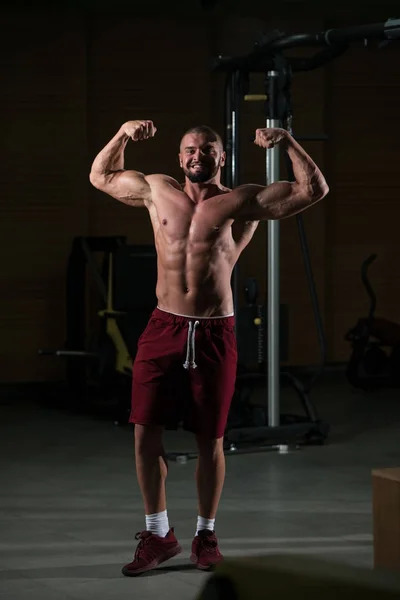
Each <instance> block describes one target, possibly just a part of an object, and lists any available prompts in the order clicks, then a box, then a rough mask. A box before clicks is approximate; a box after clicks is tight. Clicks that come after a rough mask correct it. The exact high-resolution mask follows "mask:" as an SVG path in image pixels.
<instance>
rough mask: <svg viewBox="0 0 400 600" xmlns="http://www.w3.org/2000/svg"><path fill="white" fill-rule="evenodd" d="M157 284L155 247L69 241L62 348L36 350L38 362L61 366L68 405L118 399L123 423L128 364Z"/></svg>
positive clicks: (112, 239)
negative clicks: (54, 360)
mask: <svg viewBox="0 0 400 600" xmlns="http://www.w3.org/2000/svg"><path fill="white" fill-rule="evenodd" d="M88 274H89V275H90V281H88V277H87V275H88ZM156 281H157V260H156V251H155V248H154V246H151V245H128V244H127V243H126V238H125V237H123V236H108V237H76V238H74V240H73V244H72V249H71V252H70V255H69V259H68V266H67V280H66V342H65V344H64V346H63V347H62V348H60V349H57V350H39V354H40V355H41V356H54V357H58V358H62V359H64V360H65V361H66V384H67V389H68V393H69V395H70V397H71V402H74V403H75V404H79V403H81V402H85V397H86V396H87V393H88V390H90V389H91V390H93V389H94V390H95V392H96V394H95V395H97V396H98V398H102V400H103V402H107V401H108V402H110V404H111V405H112V403H113V400H112V399H113V397H117V406H116V409H115V410H116V415H117V416H116V419H115V420H116V421H118V422H120V421H126V419H127V414H128V412H129V409H130V402H131V382H132V364H133V360H134V358H135V356H136V349H137V343H138V340H139V337H140V335H141V334H142V332H143V331H144V329H145V327H146V325H147V322H148V320H149V317H150V315H151V312H152V311H153V310H154V307H155V306H156V303H157V300H156V296H155V289H156ZM93 283H94V290H95V293H94V294H91V296H92V298H91V299H92V302H90V301H89V300H90V298H88V296H89V294H88V289H90V285H93ZM93 295H94V296H95V300H94V301H93ZM88 305H89V309H88ZM94 305H96V306H97V314H95V315H93V310H91V309H93V306H94Z"/></svg>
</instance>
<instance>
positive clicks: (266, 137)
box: [254, 127, 287, 148]
mask: <svg viewBox="0 0 400 600" xmlns="http://www.w3.org/2000/svg"><path fill="white" fill-rule="evenodd" d="M286 137H287V131H286V130H285V129H280V128H279V127H274V128H265V129H256V137H255V140H254V143H255V144H257V146H260V147H261V148H273V147H274V146H275V144H279V142H280V141H281V140H283V139H285V138H286Z"/></svg>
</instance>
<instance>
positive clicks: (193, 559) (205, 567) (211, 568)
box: [190, 554, 217, 571]
mask: <svg viewBox="0 0 400 600" xmlns="http://www.w3.org/2000/svg"><path fill="white" fill-rule="evenodd" d="M190 560H191V562H192V563H194V564H195V565H196V567H197V568H198V569H200V571H214V569H215V567H216V566H217V565H216V564H212V565H202V564H201V563H199V561H198V558H197V556H196V554H192V555H191V556H190Z"/></svg>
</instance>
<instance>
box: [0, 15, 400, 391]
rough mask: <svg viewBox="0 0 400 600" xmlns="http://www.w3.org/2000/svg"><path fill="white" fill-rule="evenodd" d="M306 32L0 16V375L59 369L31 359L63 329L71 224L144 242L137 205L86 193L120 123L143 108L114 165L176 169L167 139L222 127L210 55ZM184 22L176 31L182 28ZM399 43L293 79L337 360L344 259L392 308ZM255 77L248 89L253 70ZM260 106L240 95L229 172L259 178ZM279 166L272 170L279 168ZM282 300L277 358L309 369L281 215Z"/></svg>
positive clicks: (254, 24)
mask: <svg viewBox="0 0 400 600" xmlns="http://www.w3.org/2000/svg"><path fill="white" fill-rule="evenodd" d="M274 27H279V28H281V29H284V30H285V31H286V33H290V32H298V31H302V30H319V29H321V28H322V27H323V23H322V22H317V21H315V20H314V21H311V20H307V19H306V17H305V19H304V21H302V22H301V21H299V20H297V21H296V22H294V21H290V20H289V19H288V20H287V21H285V22H283V21H279V22H277V21H275V22H271V21H270V20H267V19H244V18H243V19H239V18H234V17H215V18H214V19H213V20H208V19H207V21H205V20H204V19H202V18H198V17H196V18H195V19H194V18H186V19H181V20H178V19H169V20H168V19H167V20H166V19H160V20H159V21H157V20H155V19H154V18H152V19H146V18H144V17H141V18H140V19H137V18H136V19H135V18H133V17H130V16H127V15H123V14H122V15H110V14H107V15H104V16H97V17H95V16H93V15H92V16H90V17H87V18H86V17H85V18H84V17H83V15H81V16H79V15H75V16H72V15H69V16H65V15H64V16H63V15H60V14H52V13H48V14H47V15H42V14H39V13H38V14H36V16H35V15H33V14H31V15H23V14H18V15H17V14H15V15H12V14H8V15H4V16H3V20H2V24H1V28H2V29H1V32H0V33H1V36H0V43H1V52H0V67H1V73H0V75H1V82H0V83H1V86H2V94H1V95H0V109H1V110H0V126H1V128H2V133H3V139H4V140H5V145H6V152H5V153H4V160H3V161H2V164H1V167H0V186H1V196H0V212H1V219H0V223H1V224H0V234H1V235H0V240H1V242H0V243H1V250H2V254H3V256H5V257H6V260H4V261H3V269H2V273H1V274H0V279H1V284H2V290H3V293H2V294H1V299H0V302H1V309H2V310H1V317H0V329H1V336H2V340H3V344H2V348H1V350H0V353H1V356H0V361H1V362H0V364H1V368H0V380H1V381H24V380H25V381H29V380H43V379H55V378H58V377H60V376H62V372H63V368H62V365H61V364H60V363H58V362H57V361H53V360H52V359H43V358H39V357H37V349H38V348H39V347H56V346H58V345H59V344H60V343H61V344H62V343H63V342H64V339H65V328H64V325H65V302H64V295H65V269H66V264H67V259H68V254H69V250H70V247H71V242H72V238H73V237H74V236H75V235H81V234H90V235H100V234H125V235H127V236H128V238H129V239H130V241H131V242H137V243H151V242H152V239H153V238H152V231H151V227H150V223H149V219H148V216H147V213H146V211H144V210H143V211H141V210H135V209H131V208H129V207H126V206H124V205H121V204H119V203H118V202H116V201H115V200H112V199H110V198H108V197H107V196H106V195H104V194H102V193H101V192H98V191H97V190H95V189H94V188H93V187H92V186H91V185H90V183H89V180H88V174H89V170H90V165H91V162H92V160H93V158H94V156H95V154H96V153H97V152H98V151H99V150H100V149H101V148H102V147H103V146H104V145H105V143H106V142H107V141H108V140H109V139H110V138H111V137H112V136H113V135H114V133H115V132H116V131H117V129H118V128H119V127H120V125H121V124H122V123H123V122H124V121H126V120H128V119H132V118H150V119H153V120H154V121H155V123H156V125H157V126H158V128H159V130H158V133H157V136H156V138H155V139H154V140H151V141H149V142H146V143H142V144H137V145H136V144H133V143H130V144H129V145H128V149H127V153H126V164H127V166H131V167H133V168H137V169H140V170H142V171H144V172H156V171H158V172H166V173H169V174H171V175H173V176H175V177H178V178H179V177H180V170H179V166H178V162H177V151H178V144H179V139H180V136H181V134H182V133H183V131H184V130H185V129H186V128H187V127H189V126H192V125H193V124H198V123H208V124H210V125H211V126H213V127H215V128H217V129H218V130H219V131H220V132H221V133H222V134H223V133H224V131H223V85H224V77H223V76H221V75H217V74H212V73H211V72H210V68H209V67H210V61H211V58H212V56H214V55H215V54H217V53H219V52H221V53H230V52H235V53H243V52H246V51H247V50H249V49H250V48H251V47H252V45H253V43H254V41H255V40H256V39H257V38H258V37H259V36H260V34H261V32H262V31H263V30H266V29H271V28H274ZM182 31H185V32H186V36H187V39H186V41H185V40H183V39H182ZM398 59H399V49H398V46H396V45H394V44H393V45H392V46H390V47H388V48H386V49H382V50H377V49H376V48H371V49H367V50H363V49H362V48H361V47H360V48H357V49H356V48H355V49H354V50H352V51H350V52H349V53H347V54H346V55H344V56H343V57H342V58H340V59H338V60H336V61H335V62H334V63H333V64H332V65H331V66H329V67H328V68H325V69H319V70H318V71H315V72H310V73H300V74H296V75H295V78H294V82H293V109H294V123H293V126H294V130H295V133H296V134H299V135H301V134H306V133H315V132H317V133H318V132H322V131H324V129H325V127H326V131H327V133H328V134H329V135H330V136H331V141H330V142H329V143H328V144H321V143H316V144H307V145H306V144H305V148H306V149H307V150H308V151H309V153H310V154H311V156H312V157H313V158H314V159H315V161H316V162H317V163H318V165H319V166H320V167H321V168H322V170H323V171H324V172H325V174H326V176H327V179H328V182H329V184H330V187H331V193H330V194H329V196H328V198H327V199H326V200H324V201H323V202H321V203H320V204H319V205H318V206H316V207H314V208H313V209H312V210H309V211H307V212H306V213H304V221H305V227H306V231H307V235H308V242H309V247H310V255H311V260H312V265H313V269H314V275H315V280H316V285H317V289H318V292H319V299H320V304H321V309H322V312H323V318H324V322H325V325H326V331H327V336H328V348H329V358H330V360H333V361H338V360H344V359H346V358H347V355H348V348H347V345H346V344H345V343H344V342H343V339H342V338H343V335H344V333H345V331H346V329H347V328H348V327H349V326H351V325H352V324H353V323H354V322H355V320H356V318H357V317H358V316H359V315H360V314H364V313H365V311H366V309H367V302H366V297H365V294H364V291H363V289H362V287H361V285H360V283H359V266H360V263H361V261H362V259H363V258H364V257H365V256H366V255H367V254H368V253H369V252H377V253H378V254H379V262H377V264H376V266H375V267H374V269H373V279H374V284H375V287H376V291H377V294H378V307H379V312H380V313H382V314H384V315H386V316H389V317H392V318H396V319H397V318H400V317H399V316H398V314H397V313H398V308H397V306H398V303H397V296H398V294H399V292H400V276H399V274H398V269H397V266H396V265H397V262H398V257H399V255H400V247H399V243H400V242H399V241H398V240H399V239H400V238H399V236H398V234H397V222H398V216H399V215H398V210H399V209H398V208H397V207H398V202H397V196H398V190H399V184H398V181H397V156H396V139H397V132H398V131H399V128H400V127H399V126H400V123H399V121H400V117H399V116H398V111H397V106H398V105H399V100H400V86H399V85H398V83H397V80H396V77H395V76H394V75H393V73H394V71H395V70H396V69H397V64H398ZM254 85H255V86H256V87H257V86H261V87H262V81H261V80H260V78H255V80H254ZM263 122H264V113H263V109H262V106H261V105H256V104H245V105H244V106H243V118H242V122H241V136H242V140H243V144H242V157H241V182H255V183H263V182H264V181H265V171H264V157H265V154H264V152H263V151H261V150H260V149H258V148H257V147H255V146H254V145H253V144H251V142H250V141H248V140H249V138H250V136H251V135H253V133H254V130H255V129H256V128H257V127H259V126H262V125H263ZM282 176H285V173H284V170H283V171H282ZM265 240H266V233H265V224H260V226H259V228H258V231H257V233H256V235H255V238H254V240H253V242H252V243H251V245H250V246H249V248H248V249H247V250H246V251H245V252H244V254H243V256H242V258H241V260H240V271H239V273H240V278H241V279H240V281H241V285H243V283H244V280H245V279H246V278H247V277H250V276H254V277H257V279H258V280H259V282H260V284H261V293H262V296H264V295H265V291H266V290H265V284H266V246H265ZM281 298H282V302H284V303H286V304H288V305H289V319H290V340H289V341H290V356H289V362H290V363H292V364H293V363H295V364H311V363H315V362H317V361H318V358H319V351H318V344H317V338H316V335H315V327H314V322H313V316H312V311H311V303H310V299H309V293H308V289H307V285H306V279H305V274H304V267H303V262H302V257H301V254H300V252H299V241H298V234H297V231H296V227H295V220H294V219H290V220H287V221H284V222H282V223H281Z"/></svg>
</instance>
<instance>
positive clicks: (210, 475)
mask: <svg viewBox="0 0 400 600" xmlns="http://www.w3.org/2000/svg"><path fill="white" fill-rule="evenodd" d="M155 133H156V127H155V126H154V124H153V122H152V121H148V120H138V121H129V122H127V123H125V124H124V125H122V127H121V128H120V130H119V131H118V133H117V134H116V135H115V136H114V137H113V138H112V140H111V141H110V142H109V143H108V144H107V145H106V146H105V147H104V149H103V150H102V151H101V152H100V153H99V154H98V156H97V157H96V158H95V160H94V162H93V165H92V169H91V173H90V181H91V183H92V184H93V185H94V186H95V187H96V188H98V189H99V190H101V191H103V192H105V193H107V194H109V195H110V196H112V197H113V198H116V199H117V200H120V201H121V202H124V203H125V204H128V205H129V206H132V207H136V208H140V207H145V208H147V210H148V211H149V214H150V219H151V223H152V226H153V230H154V239H155V246H156V249H157V256H158V281H157V288H156V295H157V299H158V306H157V308H155V310H154V312H153V314H152V316H151V318H150V320H149V323H148V325H147V327H146V329H145V331H144V332H143V334H142V336H141V337H140V340H139V342H138V348H137V355H136V358H135V362H134V365H133V384H132V410H131V415H130V422H131V423H134V424H135V458H136V471H137V478H138V482H139V485H140V489H141V493H142V497H143V502H144V508H145V519H146V530H145V531H143V532H141V533H139V534H137V536H136V538H137V539H139V540H140V541H139V544H138V546H137V549H136V552H135V556H134V559H133V561H132V562H131V563H129V564H127V565H125V566H124V567H123V569H122V572H123V573H124V575H128V576H133V575H138V574H140V573H144V572H145V571H148V570H150V569H153V568H154V567H156V566H157V565H159V564H160V563H162V562H164V561H165V560H167V559H169V558H172V557H173V556H175V555H177V554H179V553H180V552H181V547H180V545H179V543H178V541H177V539H176V537H175V534H174V530H173V529H172V528H170V526H169V521H168V515H167V505H166V494H165V479H166V475H167V464H166V461H165V453H164V448H163V442H162V435H163V429H164V427H165V426H166V425H167V424H168V423H169V422H173V423H176V422H178V421H179V420H180V419H181V420H183V423H184V427H185V428H186V429H187V430H189V431H191V432H193V433H194V434H195V436H196V440H197V446H198V452H199V458H198V462H197V469H196V483H197V493H198V519H197V528H196V534H195V537H194V540H193V543H192V553H191V560H192V561H193V562H194V563H195V564H196V565H197V567H198V568H200V569H204V570H206V569H209V568H212V567H213V566H215V565H216V564H217V563H218V562H220V561H221V560H222V555H221V553H220V551H219V548H218V541H217V538H216V535H215V525H214V524H215V516H216V512H217V508H218V504H219V500H220V496H221V492H222V488H223V483H224V478H225V456H224V451H223V439H224V430H225V427H226V422H227V416H228V411H229V408H230V403H231V399H232V396H233V392H234V387H235V377H236V362H237V351H236V340H235V332H234V317H233V299H232V291H231V285H230V282H231V274H232V270H233V267H234V265H235V263H236V261H237V260H238V258H239V256H240V254H241V252H242V251H243V249H244V248H245V247H246V246H247V244H248V243H249V242H250V240H251V238H252V236H253V234H254V232H255V230H256V228H257V225H258V222H259V221H264V220H269V219H284V218H286V217H291V216H292V215H295V214H296V213H298V212H300V211H302V210H304V209H306V208H308V207H310V206H312V205H314V204H315V203H316V202H318V201H319V200H321V199H322V198H324V196H326V194H327V193H328V186H327V184H326V181H325V179H324V177H323V175H322V173H321V171H320V170H319V169H318V167H317V166H316V164H315V163H314V162H313V160H312V159H311V158H310V157H309V156H308V154H307V153H306V152H305V151H304V149H303V148H301V146H300V145H299V144H298V143H297V142H296V141H295V140H294V139H293V138H292V137H291V136H290V135H289V134H288V133H287V131H286V130H284V129H257V131H256V135H255V140H254V142H255V143H256V144H257V145H258V146H260V147H261V148H270V147H272V146H273V145H274V144H277V143H280V144H281V145H282V146H283V147H284V148H285V150H286V151H287V152H288V154H289V157H290V159H291V161H292V163H293V171H294V175H295V181H294V182H293V183H289V182H287V181H280V182H276V183H273V184H271V185H270V186H267V187H264V186H261V185H253V184H250V185H241V186H239V187H237V188H236V189H234V190H230V189H228V188H226V187H224V186H222V185H221V182H220V177H221V168H222V167H223V166H224V163H225V152H224V150H223V146H222V142H221V138H220V136H219V135H218V134H217V133H215V132H214V131H213V130H212V129H210V128H209V127H205V126H201V127H195V128H193V129H190V130H189V131H188V132H186V133H185V135H184V136H183V138H182V140H181V144H180V151H179V163H180V167H181V168H182V170H183V173H184V175H185V182H184V183H183V184H180V183H178V182H177V181H176V180H175V179H173V178H172V177H169V176H167V175H160V174H155V175H144V174H143V173H139V172H138V171H131V170H127V169H125V167H124V150H125V147H126V145H127V143H128V141H129V140H130V139H131V140H133V141H134V142H138V141H141V140H147V139H149V138H152V137H153V136H154V135H155ZM133 218H134V215H133Z"/></svg>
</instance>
